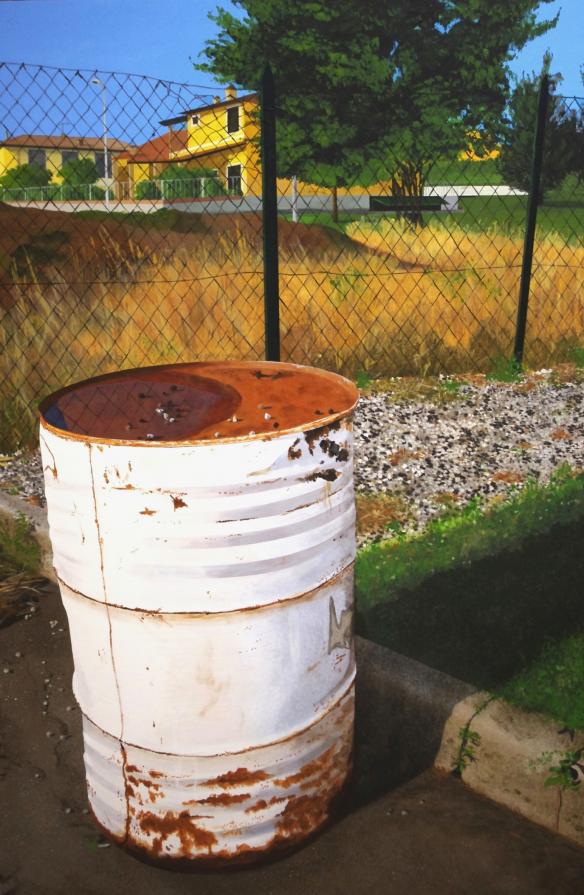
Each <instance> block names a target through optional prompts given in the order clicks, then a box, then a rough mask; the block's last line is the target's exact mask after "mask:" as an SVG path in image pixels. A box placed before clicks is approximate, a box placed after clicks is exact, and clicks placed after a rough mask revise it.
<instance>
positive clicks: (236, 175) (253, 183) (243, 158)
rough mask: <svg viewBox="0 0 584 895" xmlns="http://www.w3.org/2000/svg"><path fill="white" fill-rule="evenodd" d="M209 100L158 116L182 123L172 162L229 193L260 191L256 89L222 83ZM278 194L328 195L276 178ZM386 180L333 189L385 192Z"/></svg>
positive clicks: (341, 192)
mask: <svg viewBox="0 0 584 895" xmlns="http://www.w3.org/2000/svg"><path fill="white" fill-rule="evenodd" d="M214 100H215V101H214V103H213V104H212V105H207V106H199V107H197V108H195V109H189V110H188V111H186V112H183V113H182V114H181V115H177V116H176V117H175V118H169V119H166V120H165V121H161V122H160V123H161V124H162V125H166V126H168V127H169V128H170V129H171V130H172V129H173V128H174V127H175V126H176V125H181V126H183V127H184V126H185V125H186V131H187V135H188V136H187V143H186V146H185V147H184V148H182V149H179V150H178V151H175V152H172V153H171V154H170V159H171V160H172V161H174V162H176V163H179V162H181V163H184V164H186V165H187V167H189V168H197V169H205V170H209V172H210V173H213V174H215V175H216V176H217V177H218V178H219V179H220V180H221V182H222V183H223V184H224V185H225V187H226V189H227V192H228V193H229V194H231V195H241V196H254V197H259V196H261V194H262V175H261V165H260V159H259V152H258V149H257V147H256V141H257V137H258V132H259V127H258V123H257V120H258V95H257V93H246V94H244V95H242V96H238V95H237V90H236V89H235V87H233V86H232V85H230V86H228V87H226V88H225V95H224V98H223V99H221V97H220V96H216V97H214ZM277 189H278V195H279V196H281V197H282V196H286V197H291V196H292V194H293V191H294V189H296V191H297V193H298V195H299V196H303V195H306V196H307V195H311V196H323V197H329V196H330V193H331V191H330V189H328V188H326V187H322V186H316V185H314V184H308V183H304V182H300V181H298V182H297V183H296V184H295V185H293V183H292V180H291V179H287V178H279V179H278V182H277ZM389 191H390V181H389V180H387V181H383V182H380V183H376V184H373V185H372V186H369V187H362V186H355V187H348V188H341V187H339V189H338V196H339V197H342V196H349V195H351V196H367V195H369V194H370V193H371V192H380V193H384V194H387V193H388V192H389Z"/></svg>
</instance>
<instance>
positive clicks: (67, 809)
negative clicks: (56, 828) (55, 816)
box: [65, 808, 73, 814]
mask: <svg viewBox="0 0 584 895" xmlns="http://www.w3.org/2000/svg"><path fill="white" fill-rule="evenodd" d="M72 811H73V809H72V808H65V814H71V813H72Z"/></svg>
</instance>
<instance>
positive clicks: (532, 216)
mask: <svg viewBox="0 0 584 895" xmlns="http://www.w3.org/2000/svg"><path fill="white" fill-rule="evenodd" d="M548 99H549V78H548V76H547V75H542V78H541V83H540V85H539V97H538V103H537V124H536V128H535V137H534V140H533V156H532V162H531V178H530V185H529V197H528V200H527V220H526V224H525V239H524V242H523V263H522V265H521V282H520V285H519V303H518V306H517V324H516V327H515V346H514V348H513V357H514V359H515V363H516V365H517V367H518V368H521V365H522V363H523V348H524V345H525V328H526V325H527V306H528V303H529V286H530V283H531V264H532V261H533V242H534V238H535V225H536V222H537V207H538V205H539V187H540V182H541V168H542V162H543V144H544V139H545V126H546V119H547V108H548Z"/></svg>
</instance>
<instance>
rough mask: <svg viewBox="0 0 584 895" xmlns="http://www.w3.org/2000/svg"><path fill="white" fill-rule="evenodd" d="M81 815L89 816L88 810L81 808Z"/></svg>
mask: <svg viewBox="0 0 584 895" xmlns="http://www.w3.org/2000/svg"><path fill="white" fill-rule="evenodd" d="M81 814H89V808H82V809H81Z"/></svg>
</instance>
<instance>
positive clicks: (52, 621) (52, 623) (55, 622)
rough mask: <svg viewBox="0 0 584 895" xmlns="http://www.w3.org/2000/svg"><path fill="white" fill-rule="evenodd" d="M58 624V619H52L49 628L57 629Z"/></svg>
mask: <svg viewBox="0 0 584 895" xmlns="http://www.w3.org/2000/svg"><path fill="white" fill-rule="evenodd" d="M58 624H59V621H58V619H56V618H52V619H51V620H50V621H49V627H50V628H54V627H55V626H56V625H58Z"/></svg>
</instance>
